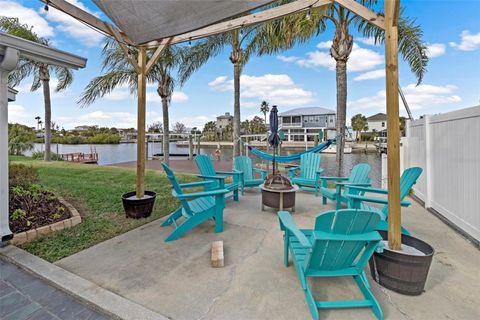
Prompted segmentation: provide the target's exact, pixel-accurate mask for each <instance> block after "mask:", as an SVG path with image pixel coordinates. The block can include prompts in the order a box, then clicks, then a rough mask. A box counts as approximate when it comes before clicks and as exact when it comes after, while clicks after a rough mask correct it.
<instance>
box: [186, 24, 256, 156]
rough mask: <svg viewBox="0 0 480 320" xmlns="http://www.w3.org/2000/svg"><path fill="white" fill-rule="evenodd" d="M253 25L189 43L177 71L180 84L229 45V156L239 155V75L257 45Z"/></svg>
mask: <svg viewBox="0 0 480 320" xmlns="http://www.w3.org/2000/svg"><path fill="white" fill-rule="evenodd" d="M256 30H257V26H249V27H245V28H242V29H241V30H238V29H237V30H233V31H229V32H225V33H221V34H217V35H213V36H210V37H208V38H207V39H206V40H203V41H200V42H198V44H196V45H195V46H193V47H192V48H191V49H190V50H189V52H188V54H187V56H186V58H185V61H186V63H184V64H183V65H182V66H181V67H180V70H179V73H180V81H181V82H182V83H183V82H184V81H185V80H186V79H188V78H189V77H190V75H191V74H192V73H193V72H195V71H196V70H198V69H199V68H200V67H201V66H203V65H204V64H205V63H207V61H208V60H209V59H210V58H213V57H215V56H217V55H219V54H220V53H221V52H222V51H223V49H225V48H230V50H231V51H230V57H229V58H230V62H231V63H232V64H233V89H234V103H233V156H234V157H236V156H239V155H240V128H241V124H240V75H241V73H242V68H243V66H244V65H245V64H246V63H247V62H248V60H249V59H250V56H251V55H252V54H253V53H254V50H253V49H256V48H257V46H256V45H255V44H254V43H252V40H253V39H255V34H256Z"/></svg>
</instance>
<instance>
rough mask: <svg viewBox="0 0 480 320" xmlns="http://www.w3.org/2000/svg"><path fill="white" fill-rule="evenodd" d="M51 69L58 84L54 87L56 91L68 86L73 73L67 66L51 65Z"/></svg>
mask: <svg viewBox="0 0 480 320" xmlns="http://www.w3.org/2000/svg"><path fill="white" fill-rule="evenodd" d="M52 69H53V72H54V73H55V76H56V77H57V79H58V84H57V87H56V88H55V91H56V92H59V91H62V90H65V89H66V88H67V87H68V86H70V85H71V84H72V82H73V73H72V71H71V70H70V69H69V68H65V67H59V66H53V67H52Z"/></svg>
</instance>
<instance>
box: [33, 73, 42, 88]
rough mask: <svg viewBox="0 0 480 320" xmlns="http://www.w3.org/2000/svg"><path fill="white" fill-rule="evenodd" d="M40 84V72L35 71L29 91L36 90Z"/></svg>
mask: <svg viewBox="0 0 480 320" xmlns="http://www.w3.org/2000/svg"><path fill="white" fill-rule="evenodd" d="M41 86H42V81H40V73H39V72H36V73H35V74H34V75H33V81H32V86H31V87H30V91H32V92H33V91H37V90H38V89H40V87H41Z"/></svg>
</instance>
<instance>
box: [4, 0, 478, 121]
mask: <svg viewBox="0 0 480 320" xmlns="http://www.w3.org/2000/svg"><path fill="white" fill-rule="evenodd" d="M69 1H70V2H73V3H75V4H76V5H78V6H81V7H83V8H85V9H86V10H88V11H90V12H92V13H93V14H96V15H97V16H99V17H101V18H104V19H105V17H104V16H103V15H102V14H101V13H100V12H99V10H98V8H97V7H96V6H95V5H94V4H93V3H92V2H91V1H88V0H69ZM401 4H402V6H403V7H404V8H405V14H406V15H407V16H410V17H416V18H417V22H418V23H419V24H420V25H421V26H422V28H423V31H424V40H425V41H426V42H427V43H428V45H429V55H430V57H431V59H430V63H429V66H428V72H427V74H426V76H425V78H424V81H423V83H422V85H420V86H415V84H416V79H415V77H414V76H413V74H412V73H411V72H410V70H409V68H408V66H407V65H406V64H405V63H403V62H401V64H400V84H401V86H402V88H403V90H404V92H405V94H406V97H407V100H408V102H409V104H410V106H411V109H412V112H413V114H414V117H419V116H420V115H423V114H432V113H442V112H447V111H449V110H454V109H460V108H465V107H471V106H475V105H479V104H480V19H479V18H478V17H479V16H480V0H464V1H452V0H430V1H427V0H423V1H420V0H416V1H413V0H402V1H401ZM0 8H2V11H1V13H0V14H2V15H6V16H14V17H18V18H19V19H20V20H21V21H22V22H23V23H27V24H30V25H31V26H33V28H34V30H35V31H36V32H37V33H38V34H39V35H41V36H44V37H46V38H48V39H50V40H51V41H52V43H53V45H54V46H56V47H58V48H60V49H62V50H65V51H69V52H72V53H75V54H78V55H81V56H84V57H86V58H88V63H87V67H86V68H85V69H83V70H79V71H76V72H75V80H74V83H73V85H72V86H71V87H70V88H69V89H68V90H67V91H65V92H62V93H54V94H53V99H52V120H53V121H54V122H56V123H57V124H58V125H59V126H60V127H64V128H65V129H69V128H72V127H74V126H76V125H83V124H89V125H93V124H97V125H100V126H115V127H136V100H135V97H134V96H132V95H130V94H129V93H128V90H127V89H123V88H119V89H117V90H115V91H114V92H113V93H112V94H111V95H109V96H107V97H105V98H103V99H101V100H98V101H97V102H95V103H94V104H92V105H91V106H89V107H87V108H80V107H79V106H78V105H77V104H76V100H77V98H78V96H79V95H80V94H81V92H82V90H83V89H84V87H85V86H86V85H87V84H88V82H89V81H90V80H91V79H92V78H93V77H95V76H97V75H99V74H100V72H101V70H100V62H101V59H100V53H101V48H102V42H103V37H102V36H101V35H100V34H98V33H97V32H95V31H93V30H91V29H89V28H88V27H86V26H84V25H82V24H80V23H79V22H77V21H75V20H73V19H72V18H70V17H68V16H66V15H64V14H62V13H60V12H58V11H56V10H54V9H52V8H50V10H49V12H48V13H45V12H44V11H43V4H41V3H40V2H39V1H37V0H0ZM352 32H353V30H352ZM353 35H354V43H355V45H354V50H353V53H352V56H351V58H350V60H349V62H348V68H349V72H348V110H347V115H348V118H350V117H351V116H353V115H354V114H356V113H362V114H365V115H367V116H369V115H372V114H374V113H377V112H385V91H384V89H385V78H384V71H383V68H384V59H385V58H384V50H383V46H375V45H373V44H372V43H371V41H370V39H364V38H362V37H361V35H358V34H356V33H355V32H353ZM332 38H333V28H332V26H331V25H329V27H328V29H327V31H326V32H325V33H323V34H321V35H320V36H318V37H316V38H312V39H311V41H310V42H309V43H306V44H302V45H299V46H297V47H295V48H293V49H291V50H288V51H286V52H283V53H281V54H279V55H272V56H266V57H260V58H259V57H254V58H253V59H251V60H250V62H249V63H248V65H247V66H246V68H245V69H244V72H243V75H242V81H241V86H242V92H241V94H242V104H241V105H242V119H243V118H252V117H253V116H255V115H258V114H259V106H260V102H261V101H262V100H267V101H269V102H270V103H271V104H277V105H278V107H279V110H280V111H285V110H289V109H292V108H295V107H309V106H321V107H326V108H329V109H333V110H334V109H335V99H336V98H335V97H336V90H335V72H334V61H333V60H332V58H330V57H329V52H328V46H329V43H328V41H330V40H331V39H332ZM228 55H229V50H228V48H227V49H226V50H225V51H224V53H223V54H221V55H220V56H218V57H216V58H213V59H211V61H210V62H209V63H208V64H206V65H205V66H204V67H203V68H202V69H201V70H200V71H198V72H197V73H195V74H194V75H193V76H192V77H191V78H190V80H189V81H188V82H187V83H186V85H185V86H184V87H183V88H176V90H175V93H174V96H173V99H172V104H171V107H170V122H171V123H172V124H173V123H174V122H177V121H180V122H183V123H185V124H186V125H187V126H188V127H192V126H201V127H203V124H204V123H205V122H207V121H209V120H214V119H215V116H217V115H220V114H223V113H224V112H232V111H233V91H232V75H233V68H232V64H231V63H230V61H229V60H228ZM52 82H53V85H54V84H55V79H53V80H52ZM30 83H31V80H26V81H24V82H23V83H22V84H21V85H20V86H19V87H18V88H17V90H19V94H18V95H17V101H16V102H15V103H12V104H10V108H9V110H10V118H9V119H10V122H20V123H24V124H28V125H31V126H34V125H35V122H36V121H35V120H34V118H35V117H36V116H37V115H39V116H41V117H42V118H43V114H44V112H43V98H42V95H41V90H40V91H39V92H37V93H31V92H29V84H30ZM53 85H52V87H53ZM147 91H148V92H147V124H148V123H152V122H154V121H160V120H161V103H160V99H159V97H158V95H157V94H156V92H155V87H154V86H153V85H152V86H149V87H148V89H147ZM401 114H405V112H404V110H403V108H402V107H401Z"/></svg>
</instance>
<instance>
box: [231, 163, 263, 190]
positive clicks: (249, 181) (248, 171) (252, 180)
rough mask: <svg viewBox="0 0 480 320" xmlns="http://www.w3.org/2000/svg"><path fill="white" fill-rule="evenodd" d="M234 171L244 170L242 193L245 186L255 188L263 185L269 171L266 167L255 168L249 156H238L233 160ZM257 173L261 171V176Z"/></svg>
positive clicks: (241, 184)
mask: <svg viewBox="0 0 480 320" xmlns="http://www.w3.org/2000/svg"><path fill="white" fill-rule="evenodd" d="M233 171H236V172H242V173H243V174H242V176H241V181H240V186H241V188H242V194H243V193H244V189H245V188H254V187H258V186H259V185H261V184H262V183H263V182H264V181H265V178H266V177H267V171H266V170H264V169H258V168H254V167H253V164H252V159H250V158H249V157H247V156H238V157H236V158H235V160H234V161H233ZM255 173H260V174H261V176H260V178H257V177H255Z"/></svg>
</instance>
